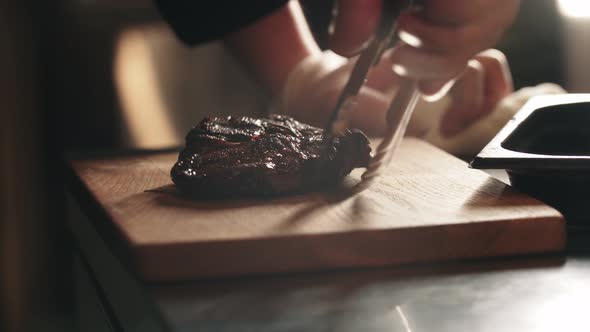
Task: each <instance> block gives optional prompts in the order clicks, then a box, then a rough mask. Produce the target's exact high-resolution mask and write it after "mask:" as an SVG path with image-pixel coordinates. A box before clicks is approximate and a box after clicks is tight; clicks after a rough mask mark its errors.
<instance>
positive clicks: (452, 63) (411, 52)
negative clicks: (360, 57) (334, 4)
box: [330, 0, 519, 96]
mask: <svg viewBox="0 0 590 332" xmlns="http://www.w3.org/2000/svg"><path fill="white" fill-rule="evenodd" d="M382 1H395V0H362V1H361V0H339V1H338V10H337V13H338V14H337V15H336V17H335V19H334V33H333V35H332V38H331V42H330V44H331V45H330V48H331V49H332V50H334V51H335V52H336V53H338V54H342V55H346V56H350V55H353V54H356V53H358V51H360V49H361V48H362V46H363V45H364V43H365V42H366V41H367V40H368V39H369V38H370V36H371V35H372V33H373V31H374V30H375V28H376V27H377V25H378V22H379V17H380V12H381V2H382ZM518 6H519V1H518V0H427V1H426V5H425V6H424V7H423V8H419V9H410V10H408V11H405V12H403V13H402V14H401V15H400V16H399V18H398V29H399V31H400V38H401V39H402V42H401V43H400V44H399V45H398V46H397V47H396V48H395V49H394V50H393V53H392V60H393V62H394V64H395V66H394V70H395V71H396V73H398V74H399V75H403V76H408V77H411V78H414V79H418V80H420V82H419V88H420V90H421V92H422V93H423V94H425V95H426V96H433V95H443V94H444V93H445V92H446V91H445V89H449V88H450V86H451V84H448V83H452V82H453V80H454V79H455V78H456V77H457V76H458V75H459V74H461V73H462V72H463V70H464V69H465V67H466V65H467V62H468V61H469V60H470V59H471V58H473V57H474V56H475V54H477V53H479V52H481V51H483V50H485V49H488V48H489V47H492V46H493V45H494V44H495V43H496V42H497V41H498V39H499V38H500V36H501V35H502V33H503V32H504V30H505V29H506V28H507V27H508V26H509V25H510V24H511V22H512V21H513V20H514V18H515V16H516V13H517V11H518Z"/></svg>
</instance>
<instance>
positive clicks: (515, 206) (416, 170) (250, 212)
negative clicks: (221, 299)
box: [71, 139, 565, 280]
mask: <svg viewBox="0 0 590 332" xmlns="http://www.w3.org/2000/svg"><path fill="white" fill-rule="evenodd" d="M176 157H177V153H162V154H150V155H140V156H137V155H136V156H127V157H117V158H104V159H95V160H78V161H72V162H71V165H72V168H73V171H74V174H75V175H76V179H77V183H78V191H76V196H78V197H77V198H78V200H79V201H80V202H81V203H82V205H83V206H86V207H88V208H89V209H90V210H87V211H91V212H88V214H90V215H89V217H91V219H93V220H94V223H95V225H96V226H97V227H98V228H99V229H101V230H104V231H103V232H104V233H103V234H104V237H106V238H108V240H109V241H110V242H112V243H113V245H112V247H113V248H115V253H116V254H117V255H119V256H120V257H121V258H122V259H123V261H124V262H125V263H126V264H131V265H132V267H133V269H135V270H136V271H137V272H138V273H139V275H140V276H143V277H144V278H145V279H147V280H178V279H190V278H198V277H212V276H228V275H242V274H259V273H269V272H287V271H297V270H318V269H326V268H330V269H331V268H341V267H358V266H381V265H390V264H406V263H416V262H427V261H440V260H454V259H465V258H475V257H489V256H503V255H513V254H523V253H537V252H550V251H558V250H561V249H563V248H564V244H565V227H564V220H563V218H562V216H561V215H560V214H559V213H558V212H557V211H556V210H554V209H553V208H551V207H548V206H546V205H544V204H542V203H540V202H539V201H537V200H535V199H533V198H530V197H528V196H526V195H523V194H520V193H518V192H516V191H515V190H513V189H512V188H510V187H509V186H506V185H505V184H503V183H501V182H500V181H498V180H496V179H493V178H491V177H490V176H488V175H487V174H485V173H483V172H481V171H478V170H473V169H469V168H468V167H467V164H466V163H464V162H463V161H461V160H459V159H456V158H455V157H453V156H451V155H449V154H447V153H445V152H442V151H440V150H438V149H437V148H435V147H433V146H431V145H428V144H427V143H425V142H423V141H420V140H416V139H407V140H405V141H404V143H403V145H402V147H401V148H400V151H399V152H398V154H397V155H396V158H395V159H394V163H393V164H392V165H391V166H390V167H389V168H388V170H387V171H386V174H385V176H384V177H383V178H382V179H381V180H380V181H379V183H377V184H375V185H374V186H373V187H371V188H370V189H368V190H366V191H365V192H363V193H361V194H357V195H355V196H348V197H347V196H345V195H342V194H338V193H337V192H333V193H311V194H307V195H298V196H292V197H284V198H276V199H264V200H254V199H252V200H234V201H208V202H207V201H191V200H187V199H184V198H182V197H180V196H178V195H177V194H176V192H175V190H174V187H173V185H172V183H171V180H170V176H169V170H170V168H171V167H172V165H173V163H174V162H175V160H176ZM360 173H361V172H360V170H359V171H358V172H356V173H353V175H351V176H349V177H348V178H347V181H349V182H353V181H355V179H358V176H359V174H360Z"/></svg>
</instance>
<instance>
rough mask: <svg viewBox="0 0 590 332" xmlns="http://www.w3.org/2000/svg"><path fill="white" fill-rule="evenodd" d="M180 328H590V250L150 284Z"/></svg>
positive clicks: (167, 315)
mask: <svg viewBox="0 0 590 332" xmlns="http://www.w3.org/2000/svg"><path fill="white" fill-rule="evenodd" d="M151 290H152V291H153V294H154V295H155V299H156V302H157V304H158V306H159V308H160V310H161V311H162V312H163V317H164V318H165V319H166V320H167V321H168V322H169V323H170V325H171V327H172V329H173V330H174V331H196V330H204V331H277V332H278V331H410V330H411V331H413V332H420V331H438V332H445V331H449V332H450V331H452V332H460V331H480V332H486V331H490V332H491V331H493V332H497V331H515V332H516V331H518V332H521V331H588V329H589V324H588V319H587V316H586V314H587V312H588V308H589V307H590V306H589V305H590V259H588V257H584V258H580V257H578V258H568V259H566V260H563V261H562V260H560V259H559V258H558V257H555V258H553V259H551V258H531V257H529V258H523V259H513V260H502V261H480V262H471V263H463V264H456V265H436V266H429V267H419V268H408V269H397V270H395V269H379V270H364V271H349V272H339V273H337V272H334V273H324V274H315V275H313V274H305V275H292V276H285V277H261V278H249V279H240V280H226V281H208V282H196V283H194V284H184V285H170V286H165V285H161V286H153V287H151Z"/></svg>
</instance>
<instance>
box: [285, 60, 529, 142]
mask: <svg viewBox="0 0 590 332" xmlns="http://www.w3.org/2000/svg"><path fill="white" fill-rule="evenodd" d="M389 55H390V54H388V53H386V54H385V56H384V58H383V59H382V61H381V62H380V63H379V64H378V65H377V66H376V67H374V68H372V69H371V72H370V74H369V77H368V80H367V83H366V84H365V85H364V86H363V88H362V89H361V91H360V92H359V95H358V97H357V98H356V103H355V104H353V105H352V107H350V108H349V109H347V110H345V111H344V114H342V116H343V118H345V119H346V120H347V122H348V127H350V128H359V129H361V130H363V131H364V132H365V133H367V134H369V135H371V136H380V135H383V134H384V133H385V130H386V125H385V123H386V121H385V116H386V112H387V108H388V106H389V104H390V102H391V100H392V98H393V96H394V95H395V89H396V85H397V82H398V79H399V77H397V76H396V75H394V74H393V72H392V71H391V60H389V58H388V57H389ZM353 65H354V60H348V59H345V58H343V57H340V56H338V55H336V54H334V53H332V52H330V51H328V52H324V53H323V54H322V55H321V56H313V57H310V58H308V59H305V60H304V61H303V62H302V63H300V64H299V65H298V66H297V67H296V68H295V70H294V71H293V72H292V73H291V74H290V75H289V79H288V80H287V83H286V87H285V90H284V91H283V93H282V94H281V95H280V96H279V98H277V99H276V100H275V101H276V102H275V104H274V106H275V112H277V113H283V114H289V115H291V116H294V117H296V118H297V119H299V120H302V121H304V122H307V123H311V124H314V125H317V126H320V127H323V126H325V122H326V121H327V119H328V117H329V114H330V112H331V111H332V109H333V107H334V104H335V102H336V99H337V98H338V96H339V94H340V92H341V90H342V87H343V86H344V84H345V83H346V80H347V78H348V76H349V75H350V71H351V69H352V66H353ZM512 89H513V88H512V78H511V75H510V70H509V67H508V63H507V61H506V58H505V57H504V55H503V54H502V53H501V52H499V51H497V50H487V51H485V52H481V53H480V54H477V55H476V56H475V57H474V58H473V59H471V60H470V61H469V64H468V66H467V68H466V69H465V71H464V72H463V73H462V75H460V76H459V77H458V78H457V82H456V84H455V85H454V87H453V88H452V89H451V90H450V91H449V92H448V93H447V95H445V97H444V98H442V99H440V100H439V101H437V102H427V101H424V100H421V101H420V102H419V104H418V106H417V108H416V111H415V112H414V117H413V118H412V121H411V122H410V125H409V127H408V130H407V134H408V135H411V136H417V137H422V138H425V139H426V140H428V141H430V142H431V143H434V144H437V145H439V146H441V147H443V148H445V149H448V151H450V152H464V151H474V150H475V149H477V148H479V147H480V146H481V145H482V144H485V142H486V141H485V140H486V139H489V138H490V137H493V135H495V133H496V132H497V131H498V130H499V129H500V128H501V127H502V126H503V124H504V123H505V121H504V122H502V121H503V120H502V119H504V117H505V116H504V115H505V111H502V112H504V113H502V114H501V115H499V116H498V115H492V114H491V113H493V111H494V110H496V111H498V109H499V108H498V104H499V102H500V101H502V100H505V99H506V96H508V95H509V94H510V93H512ZM521 99H522V98H521ZM519 100H520V99H519ZM505 108H506V107H504V108H502V109H505ZM513 108H514V107H512V108H510V109H511V110H512V109H513ZM510 116H511V115H510ZM510 116H509V117H510ZM509 117H508V118H509ZM490 118H491V119H492V121H491V122H490V121H488V122H486V123H485V124H483V125H481V124H480V122H481V121H483V120H484V119H490ZM499 118H500V119H501V120H498V119H499ZM490 123H491V124H490ZM474 128H475V129H474ZM482 128H484V129H482ZM466 131H469V134H468V135H467V136H469V139H465V137H466V136H465V132H466ZM478 131H481V132H479V133H478ZM478 135H480V136H481V139H478V138H476V137H477V136H478Z"/></svg>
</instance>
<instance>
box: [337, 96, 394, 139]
mask: <svg viewBox="0 0 590 332" xmlns="http://www.w3.org/2000/svg"><path fill="white" fill-rule="evenodd" d="M389 102H390V100H389V98H387V97H386V96H385V95H384V94H383V93H380V92H379V91H376V90H374V89H371V88H369V87H365V86H364V87H362V88H361V90H360V91H359V94H358V95H357V96H356V100H355V103H354V105H353V106H352V107H351V108H350V109H349V110H347V112H345V114H343V116H344V117H345V118H346V120H348V122H349V127H350V128H358V129H361V130H362V131H363V132H365V133H366V134H367V135H369V136H382V135H383V134H384V133H385V129H386V121H385V117H386V112H387V108H388V105H389Z"/></svg>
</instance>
